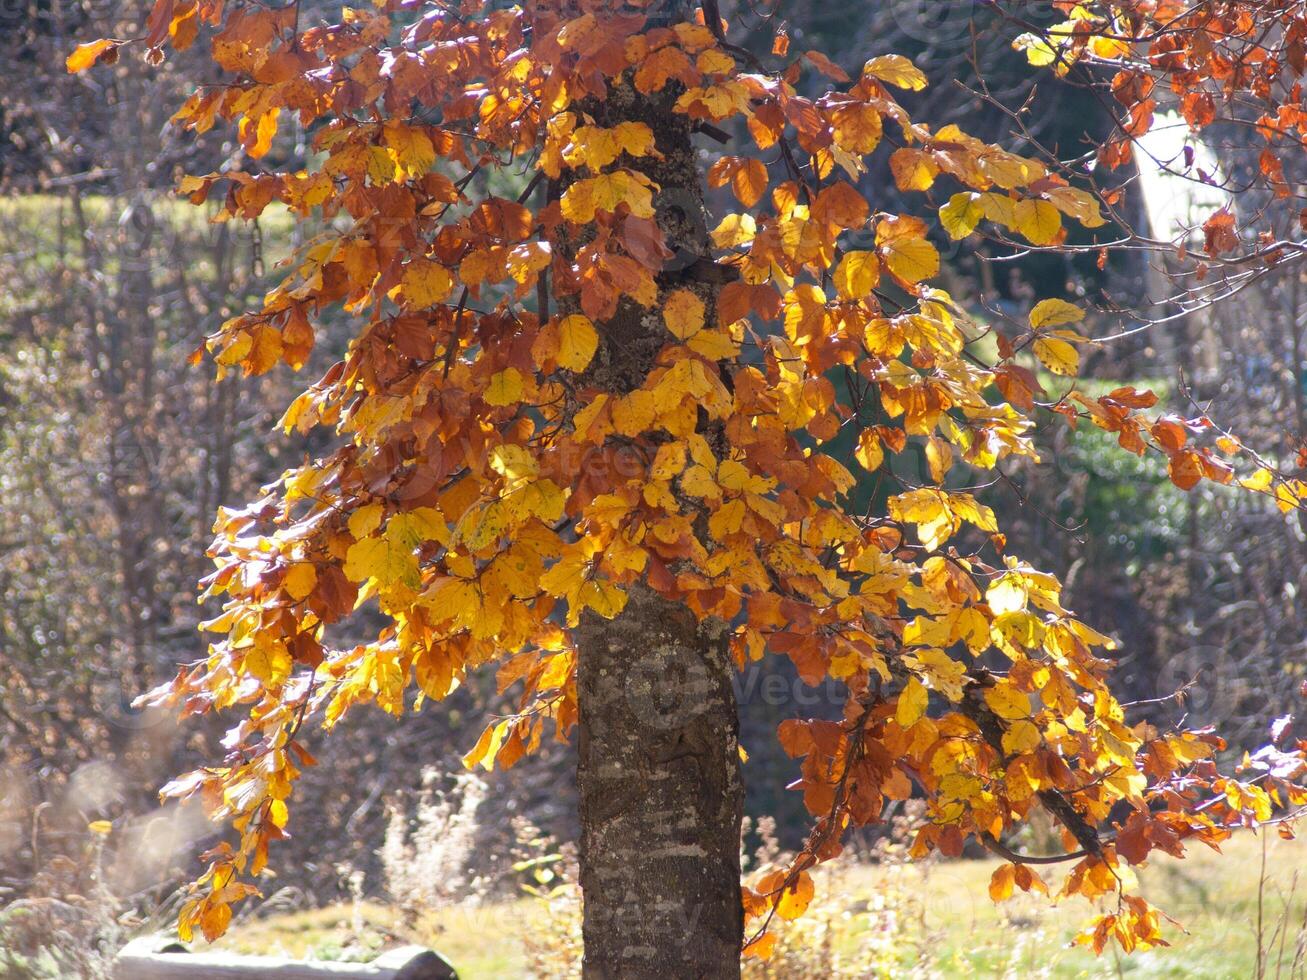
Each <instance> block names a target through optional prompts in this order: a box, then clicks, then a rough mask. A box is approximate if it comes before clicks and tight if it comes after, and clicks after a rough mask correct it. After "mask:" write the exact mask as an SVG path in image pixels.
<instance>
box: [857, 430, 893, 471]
mask: <svg viewBox="0 0 1307 980" xmlns="http://www.w3.org/2000/svg"><path fill="white" fill-rule="evenodd" d="M853 455H854V456H855V457H856V458H857V460H858V462H859V463H861V464H862V468H863V469H865V470H866V471H867V472H869V473H870V472H872V471H874V470H878V469H880V464H881V463H883V462H884V461H885V450H884V449H882V448H881V445H880V437H879V436H877V435H876V433H875V432H873V431H871V430H870V429H863V430H862V432H861V433H859V434H858V448H857V449H855V450H854V451H853Z"/></svg>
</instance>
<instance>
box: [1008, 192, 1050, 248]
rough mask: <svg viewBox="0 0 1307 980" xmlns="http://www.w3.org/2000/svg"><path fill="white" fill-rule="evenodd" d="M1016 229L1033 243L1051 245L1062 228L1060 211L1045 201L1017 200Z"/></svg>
mask: <svg viewBox="0 0 1307 980" xmlns="http://www.w3.org/2000/svg"><path fill="white" fill-rule="evenodd" d="M1013 216H1014V217H1015V219H1016V229H1017V231H1018V232H1020V233H1021V234H1022V235H1025V236H1026V240H1027V241H1030V242H1032V243H1033V244H1035V245H1052V244H1053V243H1054V242H1056V241H1057V235H1058V232H1060V231H1061V230H1062V213H1061V212H1060V211H1058V209H1057V208H1055V207H1053V205H1051V204H1049V203H1048V202H1047V201H1029V200H1027V201H1018V202H1017V204H1016V207H1015V209H1014V210H1013Z"/></svg>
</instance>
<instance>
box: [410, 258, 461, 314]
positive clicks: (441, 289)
mask: <svg viewBox="0 0 1307 980" xmlns="http://www.w3.org/2000/svg"><path fill="white" fill-rule="evenodd" d="M453 288H454V281H453V280H452V279H451V278H450V275H449V270H448V269H446V268H445V267H444V266H443V265H441V264H440V263H439V262H430V261H428V260H427V259H414V260H413V261H412V262H410V263H409V264H408V265H407V266H406V267H405V269H404V278H403V279H401V280H400V290H401V291H402V292H403V294H404V299H405V300H406V301H407V303H408V305H409V306H410V307H412V308H413V309H426V308H427V307H429V306H435V305H436V304H437V303H439V302H441V301H443V300H444V299H445V297H446V296H448V295H449V291H450V290H451V289H453Z"/></svg>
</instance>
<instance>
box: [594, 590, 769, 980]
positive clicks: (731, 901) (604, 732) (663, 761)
mask: <svg viewBox="0 0 1307 980" xmlns="http://www.w3.org/2000/svg"><path fill="white" fill-rule="evenodd" d="M578 646H579V653H580V657H579V664H578V670H577V690H578V695H579V701H580V737H579V749H580V761H579V766H578V769H577V783H578V786H579V789H580V813H581V891H582V894H583V896H584V903H585V911H584V922H583V928H582V932H583V938H584V941H585V966H584V975H585V976H586V977H594V978H604V980H608V978H623V980H627V978H641V977H650V978H653V977H658V978H667V977H704V978H718V977H738V976H739V975H740V944H741V939H742V933H743V921H742V918H743V917H742V912H741V905H740V819H741V815H742V812H743V793H742V789H741V783H740V773H739V747H738V742H737V722H736V714H735V696H734V692H733V690H732V688H731V673H730V672H731V669H732V667H731V663H730V659H729V656H728V653H727V649H726V624H725V623H722V622H720V621H711V620H710V621H708V622H706V623H703V624H700V623H698V622H696V620H695V617H694V614H693V613H692V612H690V610H689V609H687V608H686V607H685V606H684V605H681V604H679V603H675V602H670V601H668V600H666V599H663V598H662V597H661V596H659V595H657V594H656V593H655V592H653V591H652V590H651V589H649V588H647V587H645V586H635V587H634V588H633V589H632V590H631V597H630V601H629V602H628V604H627V607H626V609H625V610H624V611H623V612H622V613H621V615H619V616H618V617H617V618H616V619H614V620H612V621H611V622H610V621H606V620H601V619H599V618H598V617H596V616H594V615H593V614H592V615H591V616H590V617H589V618H588V619H587V620H586V622H585V623H584V624H583V625H582V627H581V629H580V630H579V634H578Z"/></svg>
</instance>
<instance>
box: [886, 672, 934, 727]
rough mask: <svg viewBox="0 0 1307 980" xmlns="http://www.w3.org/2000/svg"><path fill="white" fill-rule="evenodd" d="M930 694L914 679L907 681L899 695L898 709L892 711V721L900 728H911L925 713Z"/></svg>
mask: <svg viewBox="0 0 1307 980" xmlns="http://www.w3.org/2000/svg"><path fill="white" fill-rule="evenodd" d="M929 700H930V694H929V693H928V692H927V691H926V688H925V685H923V684H922V683H921V681H919V680H917V679H916V678H915V677H911V678H909V679H908V682H907V684H905V685H904V687H903V692H902V693H901V694H900V695H899V703H898V707H896V708H895V709H894V719H895V720H896V721H897V722H898V723H899V725H900V727H902V728H911V727H912V726H913V725H915V724H916V723H917V721H918V720H919V719H920V718H921V716H922V715H924V714H925V713H926V704H927V702H928V701H929Z"/></svg>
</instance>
